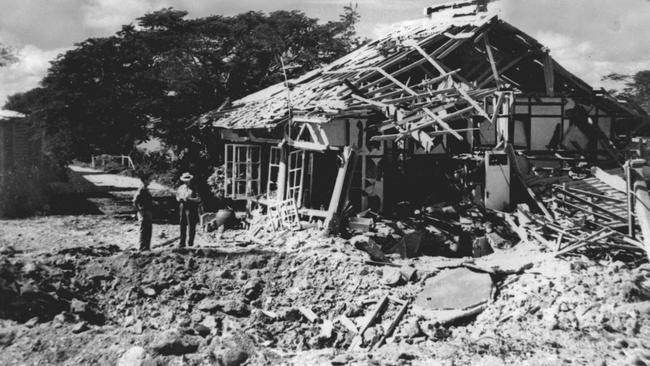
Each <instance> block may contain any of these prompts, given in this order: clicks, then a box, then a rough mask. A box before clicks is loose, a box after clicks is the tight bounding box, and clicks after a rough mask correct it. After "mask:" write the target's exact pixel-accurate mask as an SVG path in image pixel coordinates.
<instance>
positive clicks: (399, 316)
mask: <svg viewBox="0 0 650 366" xmlns="http://www.w3.org/2000/svg"><path fill="white" fill-rule="evenodd" d="M408 307H409V302H408V301H406V302H404V304H403V305H402V307H401V308H400V310H399V312H398V313H397V316H395V319H393V321H392V322H391V323H390V325H389V326H388V329H386V332H385V333H384V335H383V336H382V337H381V339H380V340H379V342H377V343H376V344H375V345H373V346H371V347H370V348H371V349H372V348H374V347H375V346H377V347H381V346H382V345H383V344H384V343H385V342H386V338H388V337H390V336H391V334H393V332H394V331H395V328H397V325H398V324H399V322H400V321H402V318H403V317H404V314H406V310H407V309H408Z"/></svg>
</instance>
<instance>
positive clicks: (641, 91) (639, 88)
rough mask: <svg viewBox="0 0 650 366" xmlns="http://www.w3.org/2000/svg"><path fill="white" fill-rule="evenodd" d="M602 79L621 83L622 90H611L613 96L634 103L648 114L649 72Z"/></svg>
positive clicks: (649, 104)
mask: <svg viewBox="0 0 650 366" xmlns="http://www.w3.org/2000/svg"><path fill="white" fill-rule="evenodd" d="M602 79H603V80H612V81H618V82H623V83H624V84H623V85H624V86H623V88H622V89H621V90H613V91H612V92H613V94H615V95H617V96H619V97H623V98H627V99H629V100H632V101H634V102H636V103H637V104H639V105H640V106H641V107H642V108H643V109H644V110H645V111H646V112H648V113H650V70H644V71H639V72H637V73H636V74H634V75H625V74H618V73H612V74H609V75H606V76H604V77H603V78H602Z"/></svg>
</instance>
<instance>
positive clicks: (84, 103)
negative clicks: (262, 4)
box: [5, 5, 359, 160]
mask: <svg viewBox="0 0 650 366" xmlns="http://www.w3.org/2000/svg"><path fill="white" fill-rule="evenodd" d="M186 16H187V12H185V11H181V10H176V9H173V8H165V9H161V10H159V11H155V12H152V13H148V14H145V15H143V16H142V17H140V18H138V19H137V23H136V25H125V26H123V27H122V29H121V30H119V31H118V32H116V33H115V34H114V35H113V36H110V37H103V38H90V39H87V40H85V41H83V42H81V43H79V44H76V45H75V48H74V49H72V50H70V51H68V52H66V53H65V54H63V55H60V56H59V57H58V58H57V59H56V60H55V61H53V62H52V65H51V67H50V69H49V70H48V74H47V76H46V77H45V78H44V79H43V80H42V81H41V84H40V86H39V87H38V88H36V89H33V90H31V91H29V92H26V93H20V94H16V95H13V96H11V97H10V98H9V101H8V102H7V104H6V106H5V107H6V108H8V109H13V110H17V111H20V112H22V113H25V114H28V115H30V119H32V120H35V121H39V122H40V123H43V124H44V126H45V127H46V130H47V133H48V135H49V136H50V138H51V140H53V145H52V146H53V147H52V148H53V149H54V151H53V153H54V154H55V155H56V156H58V157H59V158H61V159H64V160H69V159H72V158H75V157H87V156H89V155H90V154H92V153H97V152H102V153H114V154H121V153H129V152H130V151H131V150H132V149H133V147H134V145H135V144H137V143H138V142H141V141H144V140H147V139H149V138H151V137H155V138H159V139H161V140H162V141H163V142H164V143H166V145H168V146H171V147H173V148H174V149H175V150H177V151H187V150H188V149H189V150H192V151H194V152H192V154H195V155H201V154H202V153H201V151H204V150H205V149H203V147H202V146H201V145H203V146H205V144H204V143H202V141H201V139H202V138H205V137H206V136H205V133H204V132H201V131H199V130H198V129H197V127H196V126H193V125H192V123H193V121H194V119H195V118H196V116H198V115H200V114H202V113H204V112H206V111H208V110H211V109H214V108H216V107H218V106H219V105H220V104H221V103H222V102H223V101H224V100H225V99H226V98H230V99H237V98H240V97H242V96H245V95H247V94H249V93H251V92H254V91H257V90H259V89H261V88H264V87H266V86H269V85H271V84H274V83H277V82H279V81H281V80H283V68H282V66H281V64H282V63H281V60H280V58H281V57H282V61H284V63H285V64H287V65H290V66H291V67H290V68H287V70H286V72H287V73H288V76H289V77H294V76H297V75H299V74H302V73H304V72H306V71H308V70H311V69H314V68H316V67H318V66H320V65H322V64H325V63H328V62H331V61H333V60H334V59H336V58H338V57H340V56H342V55H344V54H346V53H347V52H349V50H350V49H351V48H353V47H356V46H357V43H358V40H357V38H356V37H355V36H354V34H355V33H354V26H355V24H356V23H357V22H358V20H359V16H358V12H357V9H356V7H354V8H353V7H352V6H351V5H350V7H346V8H345V9H344V13H343V15H342V16H341V20H340V21H339V22H328V23H325V24H320V23H318V21H317V19H314V18H310V17H307V16H306V15H305V14H304V13H301V12H298V11H277V12H273V13H270V14H264V13H261V12H248V13H244V14H240V15H237V16H233V17H224V16H211V17H206V18H197V19H186Z"/></svg>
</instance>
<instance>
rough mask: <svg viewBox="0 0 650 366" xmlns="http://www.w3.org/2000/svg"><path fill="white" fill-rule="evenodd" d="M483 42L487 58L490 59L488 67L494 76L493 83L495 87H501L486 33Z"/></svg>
mask: <svg viewBox="0 0 650 366" xmlns="http://www.w3.org/2000/svg"><path fill="white" fill-rule="evenodd" d="M483 42H484V43H485V51H486V52H487V55H488V59H489V60H490V67H491V68H492V77H493V78H494V81H495V83H496V84H497V89H500V87H501V79H500V78H499V71H498V70H497V64H496V62H495V61H494V55H493V54H492V46H490V40H489V39H488V35H487V34H485V37H483Z"/></svg>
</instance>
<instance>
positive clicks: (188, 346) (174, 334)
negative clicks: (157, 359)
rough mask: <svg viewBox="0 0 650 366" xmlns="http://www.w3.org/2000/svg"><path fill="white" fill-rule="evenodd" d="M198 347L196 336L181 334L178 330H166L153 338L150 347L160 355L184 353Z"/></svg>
mask: <svg viewBox="0 0 650 366" xmlns="http://www.w3.org/2000/svg"><path fill="white" fill-rule="evenodd" d="M198 348H199V340H198V339H197V338H196V337H192V336H187V335H183V334H181V333H180V332H179V331H178V330H168V331H166V332H163V333H162V334H159V335H158V336H156V338H155V339H154V341H153V343H152V345H151V349H152V350H153V351H154V352H156V353H158V354H161V355H177V356H180V355H184V354H186V353H193V352H196V350H197V349H198Z"/></svg>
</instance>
